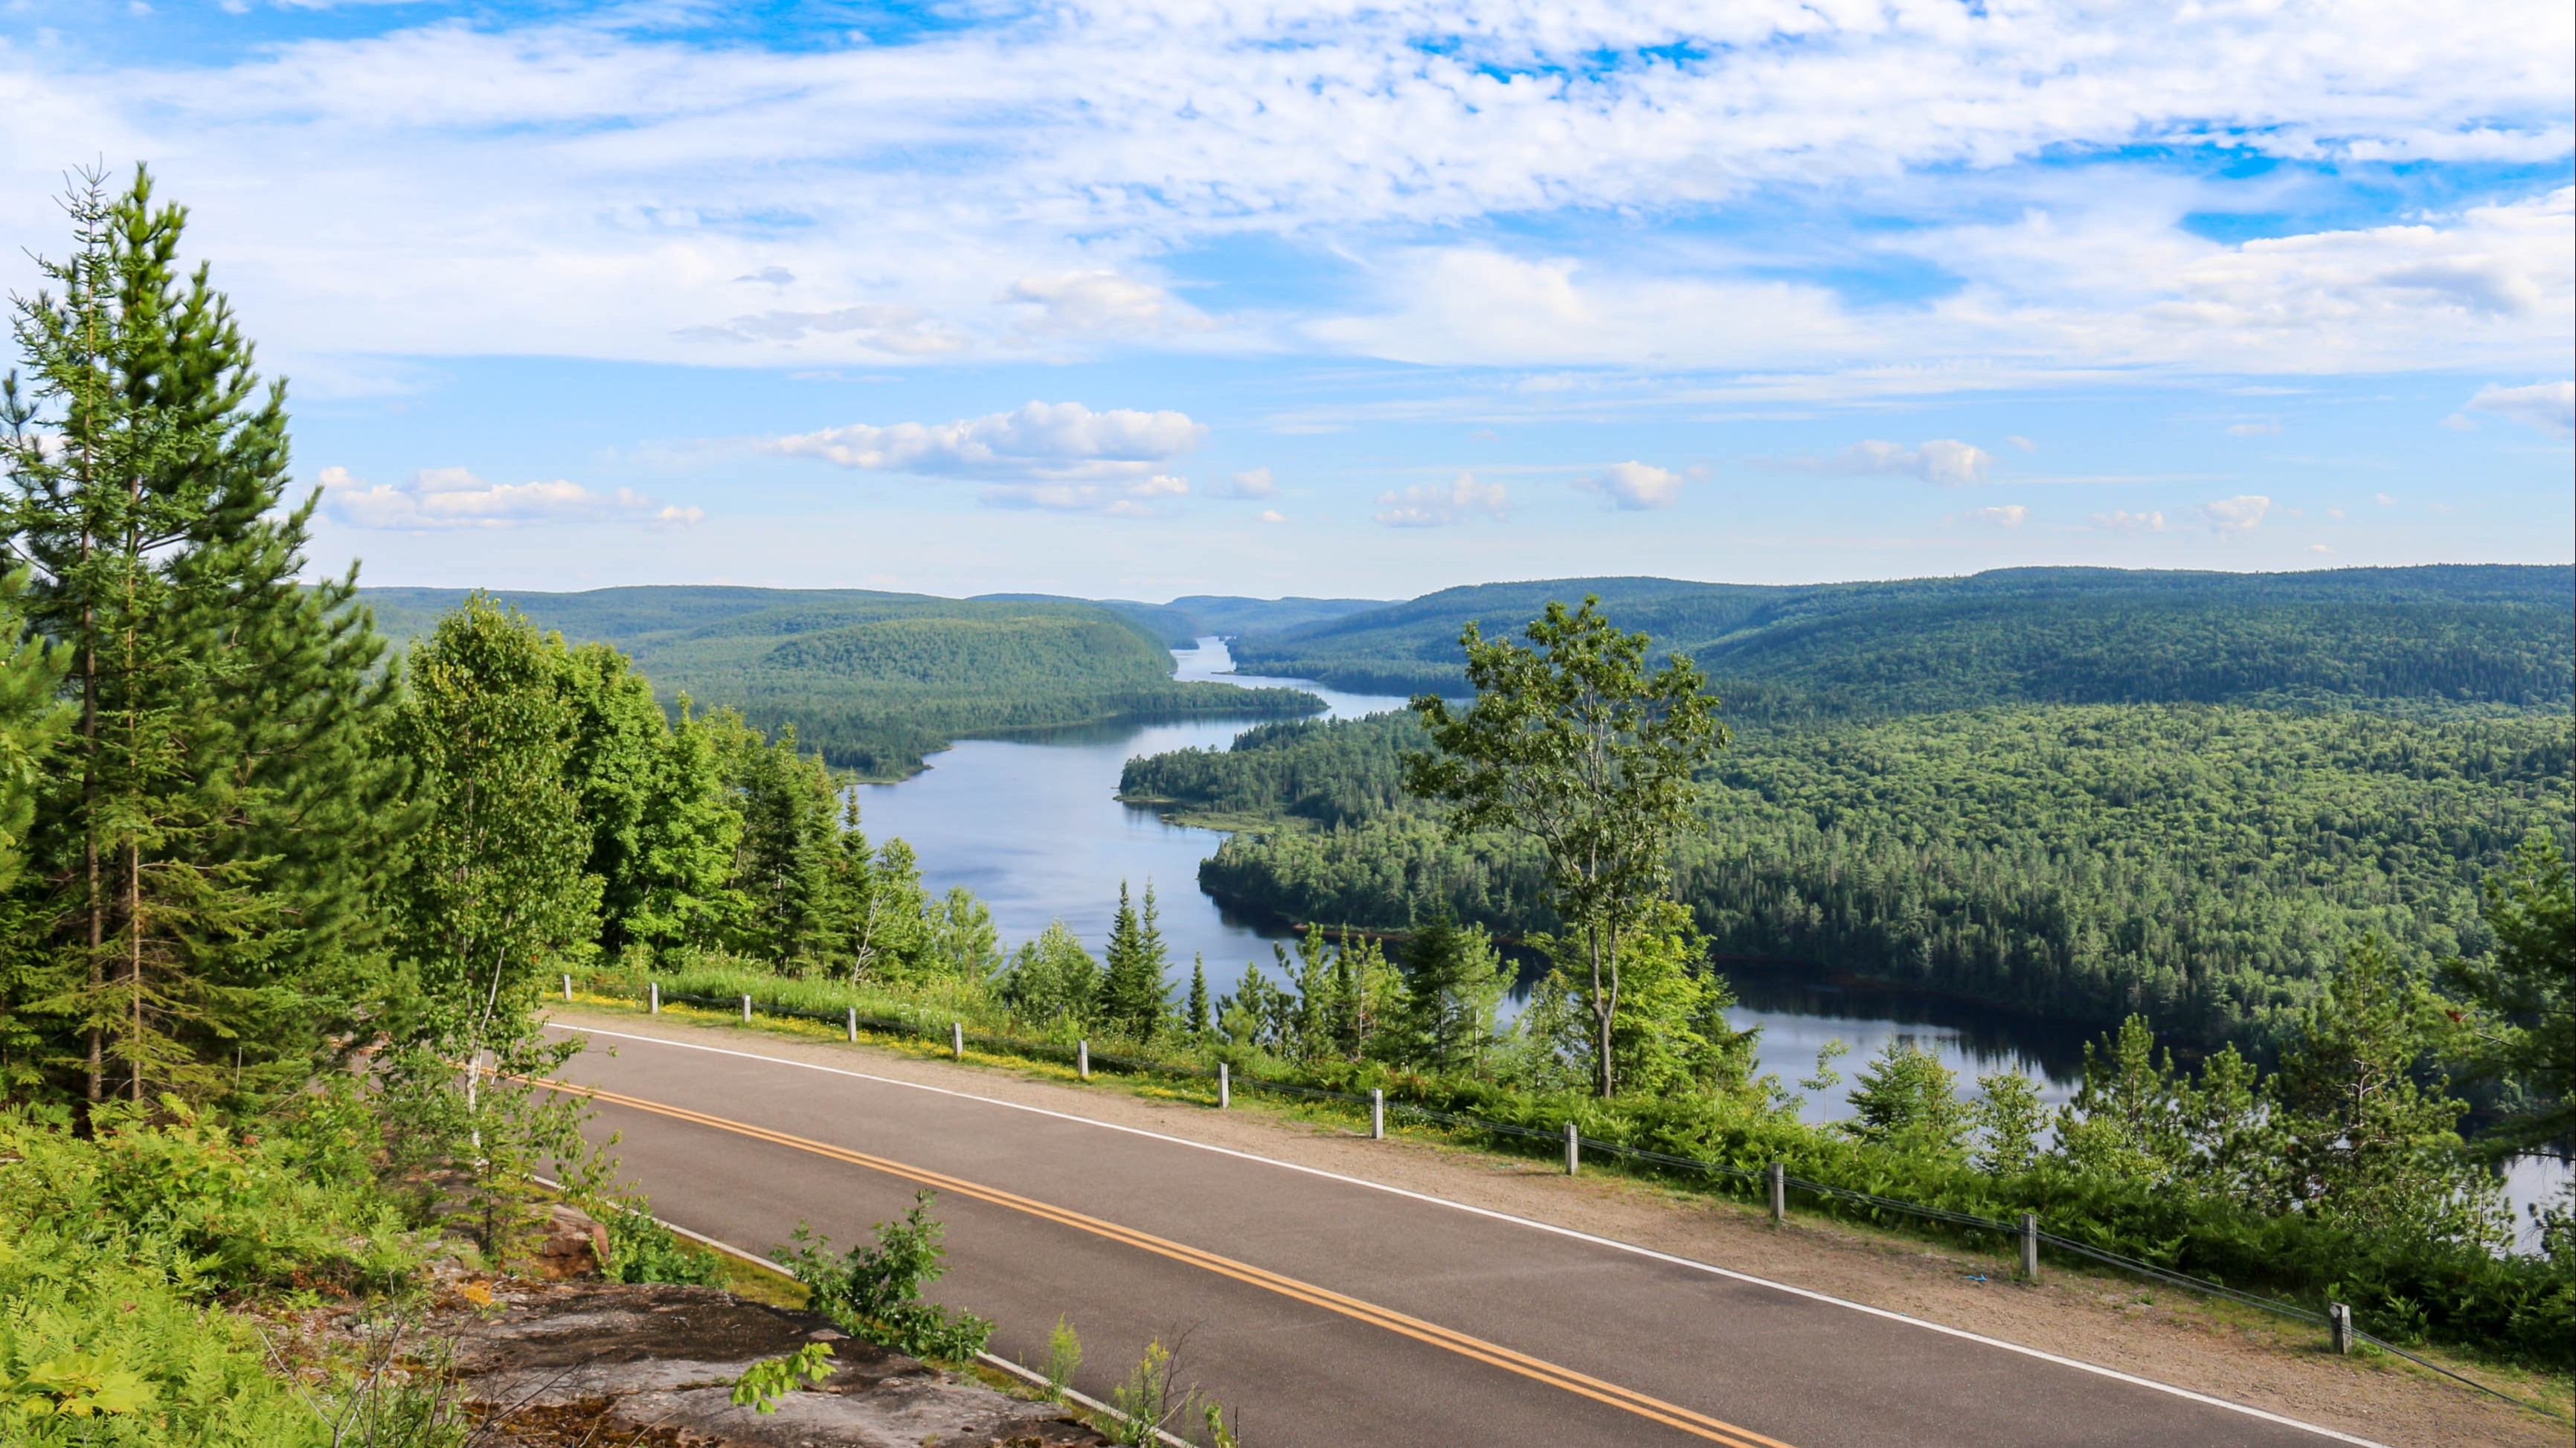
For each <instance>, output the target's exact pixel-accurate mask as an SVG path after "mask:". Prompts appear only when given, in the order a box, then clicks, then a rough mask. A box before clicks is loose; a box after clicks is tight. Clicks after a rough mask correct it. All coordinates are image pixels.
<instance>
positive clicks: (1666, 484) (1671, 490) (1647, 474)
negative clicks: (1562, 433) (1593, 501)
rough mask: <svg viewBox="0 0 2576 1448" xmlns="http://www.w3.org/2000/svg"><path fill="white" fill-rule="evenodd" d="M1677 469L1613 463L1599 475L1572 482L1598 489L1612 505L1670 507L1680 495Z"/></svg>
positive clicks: (1629, 508) (1588, 489)
mask: <svg viewBox="0 0 2576 1448" xmlns="http://www.w3.org/2000/svg"><path fill="white" fill-rule="evenodd" d="M1682 482H1683V478H1682V475H1681V474H1680V473H1676V472H1673V471H1670V470H1669V469H1665V468H1659V467H1653V466H1650V465H1648V464H1645V463H1638V462H1627V463H1612V464H1611V465H1610V466H1609V467H1607V468H1605V469H1603V470H1602V472H1601V475H1600V476H1599V477H1592V478H1580V479H1577V480H1576V481H1575V484H1574V486H1576V487H1577V488H1580V489H1582V490H1583V491H1584V492H1587V493H1599V494H1600V495H1601V497H1602V500H1603V501H1604V502H1606V503H1607V504H1609V505H1610V506H1611V507H1614V508H1618V509H1622V510H1625V511H1637V510H1642V509H1647V508H1669V507H1671V506H1672V505H1673V504H1674V503H1675V502H1676V501H1678V500H1679V499H1680V498H1681V495H1682Z"/></svg>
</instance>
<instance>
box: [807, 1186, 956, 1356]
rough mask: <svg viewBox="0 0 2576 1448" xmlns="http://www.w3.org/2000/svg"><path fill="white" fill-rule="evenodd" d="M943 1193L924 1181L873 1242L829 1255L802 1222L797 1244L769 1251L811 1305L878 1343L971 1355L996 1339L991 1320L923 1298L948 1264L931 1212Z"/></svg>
mask: <svg viewBox="0 0 2576 1448" xmlns="http://www.w3.org/2000/svg"><path fill="white" fill-rule="evenodd" d="M937 1196H938V1193H936V1192H933V1191H930V1190H928V1189H926V1188H925V1189H924V1190H923V1191H922V1192H921V1193H920V1195H918V1196H916V1197H915V1198H914V1199H913V1204H912V1206H911V1208H910V1209H909V1210H907V1211H906V1212H905V1213H904V1214H903V1216H902V1217H900V1218H898V1219H897V1220H895V1221H891V1222H879V1223H878V1224H877V1228H876V1234H877V1244H876V1245H875V1246H874V1247H854V1248H852V1249H850V1251H849V1252H848V1253H847V1254H845V1255H842V1256H838V1257H836V1256H834V1255H832V1251H831V1246H832V1242H831V1239H830V1238H828V1237H815V1236H813V1235H811V1234H810V1233H809V1232H808V1231H807V1229H806V1227H805V1226H804V1224H803V1223H799V1224H797V1228H796V1236H795V1245H794V1246H793V1247H781V1248H778V1249H776V1250H775V1251H773V1252H772V1253H771V1254H770V1255H771V1256H773V1257H775V1258H777V1259H778V1261H779V1262H780V1263H781V1264H783V1265H784V1266H786V1268H787V1269H788V1270H789V1271H791V1272H793V1273H795V1274H796V1280H797V1281H799V1282H802V1283H804V1284H805V1286H806V1287H807V1288H808V1289H810V1290H811V1291H812V1292H813V1294H814V1296H813V1302H814V1305H815V1306H816V1307H817V1308H819V1309H821V1310H822V1311H823V1312H825V1313H827V1314H829V1315H830V1316H831V1318H832V1320H833V1321H835V1322H837V1323H839V1324H840V1325H841V1326H842V1328H843V1329H845V1330H847V1331H849V1332H851V1333H853V1334H856V1335H858V1336H860V1337H863V1338H866V1339H867V1340H868V1341H870V1342H873V1343H876V1344H878V1345H879V1346H881V1347H890V1348H892V1349H894V1350H895V1351H897V1352H901V1353H909V1354H911V1355H912V1356H914V1357H917V1358H925V1359H930V1360H933V1361H938V1362H967V1361H970V1360H972V1359H973V1358H974V1356H975V1355H976V1354H977V1353H980V1352H982V1351H983V1350H984V1345H985V1344H986V1343H988V1342H990V1341H991V1340H992V1337H993V1324H991V1323H989V1322H987V1321H985V1320H984V1319H983V1318H980V1317H977V1316H975V1315H974V1314H973V1313H971V1312H951V1311H950V1310H948V1309H947V1308H944V1307H941V1306H939V1305H938V1304H936V1303H930V1302H924V1301H922V1300H921V1289H922V1287H923V1286H924V1285H925V1284H928V1283H931V1282H935V1281H937V1280H938V1279H939V1277H940V1276H941V1274H943V1273H945V1272H946V1271H947V1270H948V1269H947V1268H945V1267H943V1266H941V1265H940V1262H941V1259H943V1258H945V1257H946V1256H947V1255H948V1251H947V1249H946V1248H944V1247H942V1246H940V1245H939V1236H940V1227H939V1224H938V1223H937V1222H935V1221H933V1220H931V1217H930V1204H931V1202H932V1201H933V1200H934V1199H935V1198H936V1197H937Z"/></svg>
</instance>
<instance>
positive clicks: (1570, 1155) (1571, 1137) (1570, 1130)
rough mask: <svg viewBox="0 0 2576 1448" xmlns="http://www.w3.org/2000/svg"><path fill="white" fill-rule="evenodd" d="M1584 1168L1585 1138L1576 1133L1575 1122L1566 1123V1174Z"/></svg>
mask: <svg viewBox="0 0 2576 1448" xmlns="http://www.w3.org/2000/svg"><path fill="white" fill-rule="evenodd" d="M1582 1169H1583V1138H1582V1137H1581V1136H1580V1135H1578V1134H1576V1132H1575V1129H1574V1123H1573V1122H1571V1121H1569V1122H1567V1123H1565V1174H1566V1175H1567V1176H1572V1175H1574V1174H1575V1173H1576V1172H1578V1171H1581V1170H1582Z"/></svg>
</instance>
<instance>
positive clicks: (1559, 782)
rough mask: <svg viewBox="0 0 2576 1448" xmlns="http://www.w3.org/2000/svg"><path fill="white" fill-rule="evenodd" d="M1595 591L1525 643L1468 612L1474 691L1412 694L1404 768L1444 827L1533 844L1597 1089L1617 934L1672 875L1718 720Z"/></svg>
mask: <svg viewBox="0 0 2576 1448" xmlns="http://www.w3.org/2000/svg"><path fill="white" fill-rule="evenodd" d="M1600 602H1601V601H1600V599H1599V598H1597V597H1586V598H1585V599H1584V600H1583V606H1582V607H1581V608H1578V609H1575V610H1573V611H1571V612H1569V611H1568V610H1567V609H1566V607H1565V605H1564V604H1563V603H1561V602H1558V601H1556V600H1554V599H1551V600H1549V601H1548V604H1547V608H1546V611H1545V612H1544V613H1542V614H1541V615H1540V616H1539V617H1538V618H1537V619H1536V620H1534V621H1532V622H1531V623H1530V625H1529V626H1528V628H1527V629H1525V630H1524V631H1523V632H1524V633H1525V634H1526V635H1527V636H1528V638H1529V641H1530V643H1531V644H1533V645H1535V646H1536V647H1534V648H1531V647H1523V646H1522V645H1519V644H1516V643H1513V642H1511V641H1509V640H1497V641H1495V642H1492V643H1487V642H1486V641H1485V640H1484V638H1483V636H1482V635H1481V634H1480V633H1479V632H1478V630H1477V626H1476V624H1475V623H1474V621H1472V620H1471V621H1469V622H1468V624H1467V626H1466V629H1465V631H1464V632H1463V633H1461V634H1460V635H1459V638H1458V644H1459V647H1460V648H1461V649H1462V650H1464V651H1465V653H1466V656H1467V682H1468V683H1469V684H1470V685H1472V686H1473V687H1474V688H1475V690H1476V702H1475V704H1474V705H1473V706H1472V707H1471V708H1469V709H1468V710H1467V711H1466V712H1465V713H1463V714H1461V713H1457V712H1454V711H1452V710H1451V709H1450V707H1449V705H1448V703H1447V701H1445V700H1443V699H1442V698H1440V696H1438V695H1437V694H1425V695H1422V696H1421V697H1419V698H1417V699H1415V700H1414V701H1413V707H1414V711H1415V712H1416V713H1417V714H1419V715H1420V716H1421V718H1422V729H1423V733H1425V734H1426V735H1428V736H1429V737H1430V740H1431V744H1432V749H1433V751H1434V752H1431V753H1425V754H1418V755H1412V756H1408V757H1407V758H1406V760H1405V765H1404V782H1405V788H1406V790H1407V791H1408V792H1409V793H1411V794H1414V795H1417V796H1419V797H1421V798H1424V799H1430V800H1438V801H1442V802H1444V803H1446V804H1448V805H1449V806H1450V807H1451V811H1452V812H1451V814H1450V817H1449V827H1450V831H1451V834H1452V836H1453V838H1464V837H1472V836H1474V835H1476V834H1479V833H1483V832H1491V831H1501V832H1504V833H1506V834H1510V835H1513V836H1516V837H1518V838H1520V839H1523V840H1526V841H1528V842H1529V843H1531V844H1533V845H1535V846H1536V847H1537V849H1538V852H1539V855H1540V858H1541V859H1542V860H1543V861H1544V862H1545V866H1546V876H1545V878H1546V881H1547V897H1546V898H1547V906H1548V908H1549V909H1550V910H1551V911H1553V912H1554V914H1555V915H1556V917H1557V919H1558V920H1560V921H1562V922H1564V929H1565V931H1566V933H1567V934H1568V935H1570V936H1572V937H1573V939H1574V941H1575V942H1576V943H1577V944H1578V946H1579V949H1580V952H1581V955H1582V967H1583V968H1582V972H1581V974H1580V975H1579V976H1576V977H1569V979H1570V980H1571V981H1572V982H1573V983H1574V985H1575V986H1576V988H1577V989H1578V990H1579V991H1580V993H1581V999H1582V1002H1583V1004H1584V1007H1585V1009H1587V1010H1588V1011H1589V1012H1590V1013H1591V1016H1592V1021H1593V1033H1592V1043H1593V1049H1592V1057H1593V1066H1594V1069H1595V1071H1596V1073H1597V1074H1596V1076H1595V1077H1594V1082H1595V1089H1596V1090H1597V1091H1598V1092H1599V1093H1600V1094H1601V1095H1602V1096H1603V1097H1605V1098H1606V1097H1609V1096H1611V1095H1613V1094H1615V1091H1616V1088H1617V1083H1618V1072H1617V1063H1618V1057H1619V1052H1618V1051H1617V1050H1616V1049H1615V1048H1614V1045H1613V1041H1612V1037H1613V1035H1614V1034H1615V1033H1616V1032H1617V1029H1618V1022H1619V1008H1620V1005H1621V1001H1620V988H1621V981H1620V974H1619V972H1620V958H1619V957H1620V947H1621V946H1622V945H1623V944H1624V943H1626V940H1627V937H1628V936H1629V934H1630V932H1631V931H1633V930H1636V929H1637V927H1638V926H1639V925H1640V924H1641V923H1642V921H1643V918H1644V916H1645V915H1646V914H1647V913H1648V912H1649V911H1650V910H1651V909H1652V908H1653V906H1655V905H1656V904H1657V903H1660V902H1661V901H1662V900H1663V898H1664V894H1665V891H1666V890H1667V889H1668V888H1669V887H1670V885H1671V881H1672V845H1673V840H1674V838H1675V837H1676V835H1678V834H1679V833H1680V832H1681V830H1682V828H1683V826H1684V825H1685V824H1686V823H1687V822H1688V821H1689V820H1690V818H1691V806H1692V803H1693V789H1692V776H1693V775H1694V774H1695V773H1696V772H1697V771H1698V770H1699V769H1700V768H1701V767H1702V766H1704V765H1705V764H1706V763H1707V761H1708V759H1709V757H1710V756H1711V755H1712V754H1714V753H1715V752H1716V751H1717V750H1719V749H1722V748H1724V747H1725V746H1726V729H1725V727H1724V726H1723V725H1720V724H1719V723H1718V722H1717V714H1716V704H1717V701H1716V700H1715V699H1712V698H1710V697H1709V696H1708V694H1707V693H1706V692H1705V685H1706V682H1707V681H1706V680H1705V679H1704V678H1703V677H1702V676H1701V675H1700V673H1699V672H1698V671H1697V670H1696V669H1694V668H1693V667H1692V666H1691V661H1690V660H1689V658H1687V657H1685V656H1682V655H1673V656H1672V657H1671V658H1670V659H1669V660H1668V661H1667V662H1666V663H1665V666H1664V667H1663V668H1662V669H1660V670H1655V671H1653V672H1649V671H1648V669H1647V667H1646V648H1647V644H1648V642H1649V640H1648V639H1647V637H1646V635H1644V634H1642V633H1637V634H1629V633H1622V632H1620V631H1619V630H1618V629H1616V628H1614V627H1612V626H1611V624H1610V622H1609V620H1608V619H1607V618H1605V617H1603V616H1602V614H1601V613H1600V611H1599V609H1600ZM1560 973H1561V974H1562V973H1563V968H1562V967H1560ZM1634 1009H1636V1006H1635V1004H1634V1003H1631V1010H1632V1011H1633V1010H1634Z"/></svg>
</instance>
